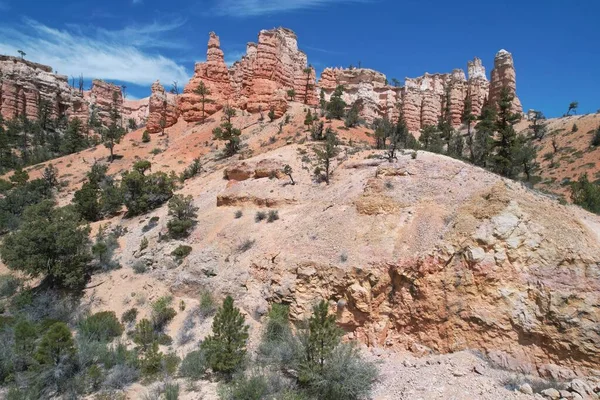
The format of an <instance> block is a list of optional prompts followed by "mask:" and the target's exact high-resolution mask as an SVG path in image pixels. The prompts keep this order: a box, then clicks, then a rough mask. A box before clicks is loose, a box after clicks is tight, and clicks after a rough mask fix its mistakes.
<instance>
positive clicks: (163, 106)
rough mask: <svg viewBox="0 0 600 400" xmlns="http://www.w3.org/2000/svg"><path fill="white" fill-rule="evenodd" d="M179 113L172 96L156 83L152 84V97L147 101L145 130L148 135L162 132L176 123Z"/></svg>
mask: <svg viewBox="0 0 600 400" xmlns="http://www.w3.org/2000/svg"><path fill="white" fill-rule="evenodd" d="M178 117H179V111H178V108H177V103H176V102H175V99H174V98H173V96H169V94H167V93H166V92H165V88H164V87H163V85H161V84H160V82H159V81H156V82H154V83H153V84H152V95H151V96H150V100H149V114H148V123H147V124H146V129H147V130H148V132H150V133H159V132H162V130H163V128H168V127H170V126H173V125H175V124H176V123H177V118H178Z"/></svg>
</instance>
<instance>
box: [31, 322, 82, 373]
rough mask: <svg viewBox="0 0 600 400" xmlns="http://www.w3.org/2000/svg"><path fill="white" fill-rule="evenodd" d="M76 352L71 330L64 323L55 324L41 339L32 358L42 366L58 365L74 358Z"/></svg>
mask: <svg viewBox="0 0 600 400" xmlns="http://www.w3.org/2000/svg"><path fill="white" fill-rule="evenodd" d="M76 352H77V350H76V349H75V343H74V341H73V335H72V334H71V330H70V329H69V327H68V326H67V324H65V323H64V322H56V323H55V324H53V325H52V326H50V328H49V329H48V331H47V332H46V334H45V335H44V336H43V337H42V340H41V341H40V344H39V345H38V348H37V350H36V352H35V356H34V358H35V360H36V361H37V362H39V363H40V364H42V365H58V364H59V363H60V362H61V360H63V359H64V358H73V357H75V354H76Z"/></svg>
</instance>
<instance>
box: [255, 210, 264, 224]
mask: <svg viewBox="0 0 600 400" xmlns="http://www.w3.org/2000/svg"><path fill="white" fill-rule="evenodd" d="M265 219H267V213H266V212H264V211H257V212H256V215H255V216H254V221H256V222H261V221H264V220H265Z"/></svg>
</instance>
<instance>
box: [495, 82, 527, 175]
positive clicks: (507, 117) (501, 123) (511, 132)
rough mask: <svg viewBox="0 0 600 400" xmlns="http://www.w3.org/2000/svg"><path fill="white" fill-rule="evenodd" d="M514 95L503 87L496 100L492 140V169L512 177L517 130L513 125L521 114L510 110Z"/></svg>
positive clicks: (514, 169) (514, 165)
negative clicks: (494, 127)
mask: <svg viewBox="0 0 600 400" xmlns="http://www.w3.org/2000/svg"><path fill="white" fill-rule="evenodd" d="M514 98H515V96H514V95H512V94H511V93H510V91H509V90H508V88H503V89H502V92H501V93H500V100H499V101H498V117H497V119H496V137H497V138H496V139H495V140H494V156H493V162H494V164H493V167H492V168H493V170H494V172H497V173H499V174H500V175H502V176H505V177H507V178H513V177H514V176H515V172H516V167H517V165H516V162H515V154H516V150H517V146H518V138H517V132H516V131H515V128H514V127H513V125H514V124H515V123H517V122H518V121H519V119H520V118H521V116H520V115H519V114H515V113H513V112H512V111H511V108H512V103H513V100H514Z"/></svg>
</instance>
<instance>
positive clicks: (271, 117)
mask: <svg viewBox="0 0 600 400" xmlns="http://www.w3.org/2000/svg"><path fill="white" fill-rule="evenodd" d="M267 116H268V117H269V120H270V121H271V122H273V121H275V107H273V106H271V108H270V109H269V114H267Z"/></svg>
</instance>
